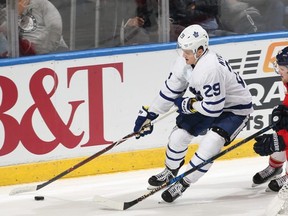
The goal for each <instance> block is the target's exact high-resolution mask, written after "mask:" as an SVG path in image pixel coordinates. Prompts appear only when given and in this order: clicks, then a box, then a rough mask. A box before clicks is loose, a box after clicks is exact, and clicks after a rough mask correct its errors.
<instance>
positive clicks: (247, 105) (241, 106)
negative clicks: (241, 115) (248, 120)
mask: <svg viewBox="0 0 288 216" xmlns="http://www.w3.org/2000/svg"><path fill="white" fill-rule="evenodd" d="M251 107H252V102H250V103H249V104H239V105H235V106H232V107H225V108H224V109H250V108H251Z"/></svg>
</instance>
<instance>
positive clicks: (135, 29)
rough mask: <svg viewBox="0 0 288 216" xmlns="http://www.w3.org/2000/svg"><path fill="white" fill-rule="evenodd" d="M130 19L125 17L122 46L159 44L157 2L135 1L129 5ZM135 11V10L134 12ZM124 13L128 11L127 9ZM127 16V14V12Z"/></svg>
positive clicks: (149, 0)
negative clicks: (131, 12)
mask: <svg viewBox="0 0 288 216" xmlns="http://www.w3.org/2000/svg"><path fill="white" fill-rule="evenodd" d="M127 6H128V7H130V10H131V11H135V13H133V14H130V16H129V17H127V16H126V17H125V16H123V19H122V23H121V27H122V28H121V34H120V35H121V36H120V37H121V44H122V45H124V44H125V45H127V44H128V45H131V44H145V43H149V42H158V21H157V19H158V3H157V1H156V0H135V1H134V4H133V3H130V4H129V5H128V4H127ZM133 9H134V10H133ZM124 11H129V10H127V7H126V9H125V10H124ZM126 14H127V12H126Z"/></svg>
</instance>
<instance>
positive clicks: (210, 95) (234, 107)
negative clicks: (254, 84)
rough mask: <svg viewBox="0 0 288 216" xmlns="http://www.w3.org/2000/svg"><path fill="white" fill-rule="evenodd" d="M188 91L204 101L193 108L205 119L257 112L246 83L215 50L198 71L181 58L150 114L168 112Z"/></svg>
mask: <svg viewBox="0 0 288 216" xmlns="http://www.w3.org/2000/svg"><path fill="white" fill-rule="evenodd" d="M186 90H190V91H191V92H192V93H193V94H194V95H196V96H198V97H199V96H200V97H202V98H203V100H201V101H200V100H199V101H197V102H194V103H193V108H194V109H195V110H197V111H198V112H200V113H201V114H203V115H205V116H210V117H217V116H219V115H220V114H221V113H222V112H233V113H234V114H236V115H244V116H246V115H249V114H250V113H252V112H253V106H252V96H251V93H250V91H249V89H248V87H247V85H246V83H245V81H244V80H243V79H242V78H241V77H240V75H239V74H238V73H236V72H234V71H233V70H232V68H231V67H230V65H229V64H228V62H227V61H226V60H225V59H223V58H222V57H221V56H220V55H218V54H217V53H215V52H213V51H211V50H207V51H206V53H204V55H203V56H202V57H201V58H200V59H199V60H198V62H197V63H196V65H195V67H194V68H192V66H191V65H187V64H186V62H185V59H184V58H183V57H179V58H177V60H176V61H175V64H174V65H173V67H172V69H171V73H170V75H169V77H168V79H167V80H166V81H165V85H164V86H163V87H162V88H161V91H160V93H159V95H158V96H157V97H156V98H155V99H154V101H153V102H152V104H151V105H150V108H149V111H151V112H155V113H158V114H163V113H165V112H167V111H168V110H169V109H170V108H171V107H172V106H173V104H174V100H175V99H176V98H178V97H181V96H183V95H184V93H185V92H186Z"/></svg>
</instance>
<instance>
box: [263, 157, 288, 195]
mask: <svg viewBox="0 0 288 216" xmlns="http://www.w3.org/2000/svg"><path fill="white" fill-rule="evenodd" d="M281 170H282V168H281ZM287 180H288V164H287V162H286V169H285V172H284V174H283V175H282V176H281V173H280V174H279V175H278V176H276V177H275V178H274V179H272V180H271V181H270V182H269V184H268V188H267V190H266V191H275V192H278V191H279V190H280V189H281V188H282V187H283V185H284V184H285V182H286V181H287Z"/></svg>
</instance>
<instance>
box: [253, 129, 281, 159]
mask: <svg viewBox="0 0 288 216" xmlns="http://www.w3.org/2000/svg"><path fill="white" fill-rule="evenodd" d="M255 140H256V143H254V147H253V149H254V151H255V152H256V153H257V154H259V155H261V156H268V155H271V154H272V153H274V152H280V151H284V150H285V148H286V145H285V143H284V140H283V137H282V136H279V135H277V134H276V133H273V134H264V135H261V136H258V137H256V138H255Z"/></svg>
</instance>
